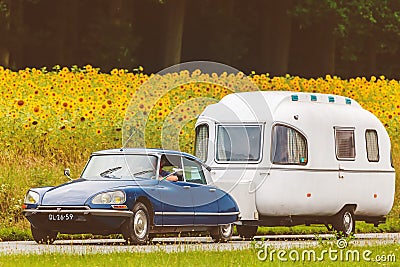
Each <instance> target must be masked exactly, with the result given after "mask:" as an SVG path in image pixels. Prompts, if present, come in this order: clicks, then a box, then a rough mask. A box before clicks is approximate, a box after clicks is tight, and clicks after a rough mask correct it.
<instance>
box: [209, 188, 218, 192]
mask: <svg viewBox="0 0 400 267" xmlns="http://www.w3.org/2000/svg"><path fill="white" fill-rule="evenodd" d="M208 191H210V192H215V191H217V189H215V188H210V189H209V190H208Z"/></svg>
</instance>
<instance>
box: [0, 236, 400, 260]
mask: <svg viewBox="0 0 400 267" xmlns="http://www.w3.org/2000/svg"><path fill="white" fill-rule="evenodd" d="M319 237H320V238H321V239H322V240H324V242H335V241H331V240H333V238H332V237H333V236H332V235H329V234H326V235H319ZM261 240H264V241H261ZM153 241H154V242H153V244H151V245H145V246H128V245H125V244H124V240H123V239H91V240H57V241H55V242H54V244H53V245H38V244H36V243H35V242H34V241H12V242H0V255H1V254H28V253H36V254H41V253H79V254H87V253H112V252H156V251H165V252H183V251H194V250H215V251H222V250H240V249H248V248H251V247H252V246H254V244H255V243H256V242H266V243H267V244H268V245H269V246H271V247H274V248H277V249H280V248H284V249H287V248H294V247H313V246H318V244H319V241H317V238H316V235H266V236H256V237H255V241H253V242H251V241H248V240H247V241H246V240H242V239H240V238H239V237H233V240H232V241H231V242H229V243H213V242H212V241H211V238H210V237H182V238H155V239H154V240H153ZM350 242H351V243H352V244H355V245H360V246H366V245H374V244H393V243H397V244H400V233H380V234H356V235H355V239H354V240H351V241H350Z"/></svg>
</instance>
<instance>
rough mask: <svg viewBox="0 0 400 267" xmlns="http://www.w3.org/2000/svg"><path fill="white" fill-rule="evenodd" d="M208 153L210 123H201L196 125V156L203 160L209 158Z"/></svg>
mask: <svg viewBox="0 0 400 267" xmlns="http://www.w3.org/2000/svg"><path fill="white" fill-rule="evenodd" d="M207 153H208V125H206V124H201V125H199V126H197V127H196V141H195V152H194V154H195V156H196V157H198V158H199V159H201V160H202V161H206V160H207Z"/></svg>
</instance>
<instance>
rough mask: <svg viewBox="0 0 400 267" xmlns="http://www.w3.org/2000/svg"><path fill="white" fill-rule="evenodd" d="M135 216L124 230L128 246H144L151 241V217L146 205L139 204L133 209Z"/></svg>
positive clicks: (123, 233) (126, 224)
mask: <svg viewBox="0 0 400 267" xmlns="http://www.w3.org/2000/svg"><path fill="white" fill-rule="evenodd" d="M132 211H133V216H132V218H131V219H130V220H128V221H127V222H126V223H125V225H124V226H123V229H122V235H123V236H124V239H125V241H126V242H127V243H128V244H134V245H143V244H146V243H147V242H148V241H149V229H150V219H149V218H150V216H149V212H148V209H147V207H146V205H144V204H143V203H141V202H138V203H136V204H135V206H134V207H133V210H132Z"/></svg>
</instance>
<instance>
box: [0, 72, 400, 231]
mask: <svg viewBox="0 0 400 267" xmlns="http://www.w3.org/2000/svg"><path fill="white" fill-rule="evenodd" d="M251 90H289V91H299V92H300V91H301V92H316V93H327V94H337V95H342V96H346V97H350V98H353V99H355V100H356V101H358V102H359V103H360V104H361V106H363V107H364V108H365V109H367V110H369V111H371V112H372V113H374V114H375V115H376V116H377V117H378V118H379V119H380V120H381V122H382V123H383V124H384V125H385V127H386V129H387V131H388V132H389V135H390V136H391V139H392V147H393V159H394V163H395V166H396V167H398V166H399V161H400V158H399V144H400V138H399V135H398V133H399V130H400V122H399V120H398V118H399V115H400V83H399V81H396V80H388V79H386V78H385V77H383V76H381V77H374V76H373V77H369V78H364V77H358V78H353V79H348V80H343V79H341V78H339V77H331V76H329V75H327V76H326V77H321V78H318V79H305V78H301V77H297V76H290V75H286V76H284V77H270V76H269V75H268V74H256V73H252V74H251V75H249V76H245V75H244V74H243V73H237V74H226V73H222V74H220V75H217V74H212V75H209V74H203V73H201V72H200V71H199V70H196V71H194V72H192V73H190V72H188V71H181V72H179V73H170V74H166V75H164V76H162V77H161V76H159V75H157V74H151V75H148V74H144V73H143V72H142V70H138V71H137V72H128V71H127V70H123V69H114V70H112V71H111V72H110V73H101V72H100V71H99V69H97V68H95V67H92V66H90V65H87V66H84V67H82V68H78V67H76V66H74V67H72V68H67V67H64V68H61V67H58V66H57V67H55V68H53V70H51V71H47V70H45V69H41V70H40V69H35V68H27V69H25V70H20V71H12V70H9V69H4V68H3V67H0V95H1V97H0V129H1V131H0V146H1V152H0V186H1V187H0V198H1V201H0V220H1V221H0V227H2V226H7V225H14V224H15V223H16V222H19V221H23V219H22V217H21V215H20V204H21V202H22V199H23V196H24V194H25V192H26V190H27V189H28V188H30V187H32V186H41V185H51V184H55V183H59V182H62V181H65V180H64V178H63V177H62V169H63V168H64V167H69V166H70V165H71V166H72V167H75V173H77V172H79V171H80V170H81V168H82V167H83V166H84V163H85V162H86V160H87V158H88V156H89V155H90V153H91V152H93V151H96V150H100V149H106V148H116V147H125V146H130V147H132V146H146V147H165V148H169V149H180V150H182V151H185V152H189V153H192V152H193V143H194V124H195V121H196V117H197V116H198V115H199V114H200V113H201V111H202V110H203V109H204V108H205V106H207V105H209V104H211V103H215V102H217V101H218V100H219V99H221V98H222V97H224V96H225V95H227V94H230V93H233V92H239V91H251ZM397 191H398V190H397ZM391 214H392V215H393V216H395V217H397V218H398V217H399V214H400V208H399V193H396V203H395V206H394V208H393V210H392V212H391ZM22 225H23V226H22V227H26V223H25V224H24V223H22Z"/></svg>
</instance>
